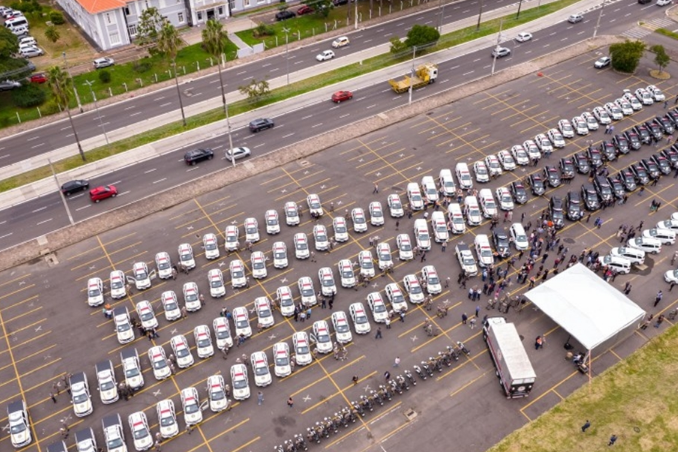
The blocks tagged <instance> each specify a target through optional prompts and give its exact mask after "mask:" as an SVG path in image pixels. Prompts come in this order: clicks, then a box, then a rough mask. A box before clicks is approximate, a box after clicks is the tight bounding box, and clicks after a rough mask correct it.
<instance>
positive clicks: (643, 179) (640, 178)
mask: <svg viewBox="0 0 678 452" xmlns="http://www.w3.org/2000/svg"><path fill="white" fill-rule="evenodd" d="M629 170H630V171H631V174H633V177H635V178H636V181H637V182H638V183H639V184H640V185H646V184H647V183H648V182H650V176H648V174H647V171H645V168H643V166H642V165H641V164H640V163H634V164H633V165H631V166H630V167H629Z"/></svg>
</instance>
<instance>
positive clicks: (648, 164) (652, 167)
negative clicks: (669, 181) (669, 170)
mask: <svg viewBox="0 0 678 452" xmlns="http://www.w3.org/2000/svg"><path fill="white" fill-rule="evenodd" d="M640 164H641V165H643V168H645V171H647V173H648V174H649V175H650V179H657V178H659V176H660V175H661V171H659V166H657V164H656V163H655V162H654V160H651V159H643V160H641V161H640Z"/></svg>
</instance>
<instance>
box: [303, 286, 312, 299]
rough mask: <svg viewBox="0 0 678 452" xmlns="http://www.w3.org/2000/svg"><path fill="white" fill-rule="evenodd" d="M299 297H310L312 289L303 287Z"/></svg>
mask: <svg viewBox="0 0 678 452" xmlns="http://www.w3.org/2000/svg"><path fill="white" fill-rule="evenodd" d="M301 295H303V296H304V297H310V296H312V295H313V289H312V288H311V287H310V286H304V287H303V288H302V289H301Z"/></svg>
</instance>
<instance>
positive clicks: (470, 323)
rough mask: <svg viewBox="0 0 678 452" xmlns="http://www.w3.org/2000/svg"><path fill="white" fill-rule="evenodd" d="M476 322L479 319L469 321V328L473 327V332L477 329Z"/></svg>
mask: <svg viewBox="0 0 678 452" xmlns="http://www.w3.org/2000/svg"><path fill="white" fill-rule="evenodd" d="M476 320H477V319H476V318H475V317H473V318H472V319H471V320H469V322H468V323H469V326H470V327H471V329H472V330H473V329H475V327H476Z"/></svg>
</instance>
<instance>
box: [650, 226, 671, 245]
mask: <svg viewBox="0 0 678 452" xmlns="http://www.w3.org/2000/svg"><path fill="white" fill-rule="evenodd" d="M643 237H648V238H652V239H657V240H659V241H660V242H662V244H663V245H673V244H675V243H676V233H675V231H673V230H672V229H664V228H656V229H654V228H653V229H645V230H644V231H643Z"/></svg>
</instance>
